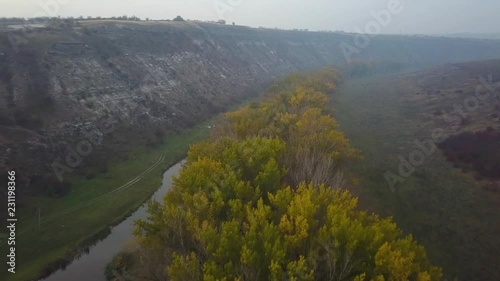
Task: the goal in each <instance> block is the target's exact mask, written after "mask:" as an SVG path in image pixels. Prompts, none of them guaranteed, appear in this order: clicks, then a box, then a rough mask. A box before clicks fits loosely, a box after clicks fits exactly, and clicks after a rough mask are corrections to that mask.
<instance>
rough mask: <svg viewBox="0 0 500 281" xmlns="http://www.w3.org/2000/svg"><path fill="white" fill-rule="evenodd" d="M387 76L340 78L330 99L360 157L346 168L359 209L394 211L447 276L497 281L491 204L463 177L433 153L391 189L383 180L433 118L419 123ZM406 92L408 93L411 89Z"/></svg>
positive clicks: (402, 88)
mask: <svg viewBox="0 0 500 281" xmlns="http://www.w3.org/2000/svg"><path fill="white" fill-rule="evenodd" d="M407 87H408V85H404V84H402V83H400V82H399V81H397V80H395V79H394V77H391V76H379V77H368V78H360V79H353V80H350V81H347V82H346V83H345V84H344V85H343V86H342V87H341V88H340V92H339V93H338V95H337V96H336V97H335V98H334V99H335V101H334V107H335V109H336V119H337V121H338V122H339V123H340V125H341V129H342V130H343V131H344V132H345V133H346V136H347V137H348V138H349V139H350V140H351V142H352V144H353V145H354V146H355V147H357V148H358V149H360V150H362V154H363V156H364V160H363V161H360V162H358V163H356V164H353V165H352V166H351V167H350V168H351V170H352V172H353V173H354V174H355V175H356V176H357V177H358V178H359V179H360V181H361V187H360V188H356V189H355V190H356V192H355V193H356V195H358V196H359V197H360V206H361V207H362V208H365V209H368V210H371V211H375V212H377V213H379V214H381V215H383V216H393V217H394V220H395V221H396V223H397V224H398V226H399V227H401V228H402V229H403V230H404V231H405V232H406V233H408V234H409V233H412V234H413V235H414V237H415V238H416V239H417V241H418V242H419V243H421V244H423V245H424V246H425V247H426V249H427V252H428V254H429V257H430V259H431V261H432V262H433V263H434V264H436V265H440V266H442V267H443V268H444V271H445V274H446V277H447V278H448V280H453V278H455V277H457V280H500V272H499V270H498V268H497V267H495V261H496V260H497V258H498V251H497V250H498V249H500V245H499V239H498V233H497V232H496V231H495V227H497V226H498V221H497V220H498V207H497V203H498V202H497V203H496V204H495V202H494V201H493V200H492V199H491V198H493V196H491V194H488V193H486V192H484V191H483V190H482V189H481V188H480V186H479V184H478V183H477V182H475V181H473V180H472V179H471V178H470V176H467V175H465V176H464V175H463V174H461V173H460V172H459V170H457V169H454V168H452V167H451V165H450V164H449V163H448V162H446V160H445V159H444V157H443V156H442V155H441V152H440V151H436V152H435V153H434V154H432V155H431V156H430V157H426V159H425V163H424V164H423V165H422V166H419V167H417V168H416V171H415V172H414V173H413V175H412V176H411V177H409V178H408V179H407V180H406V181H405V182H404V183H400V184H398V185H397V186H396V190H395V192H391V190H390V188H389V186H388V184H387V183H386V181H385V179H384V172H385V171H387V170H389V171H392V172H393V173H396V174H397V169H398V165H399V160H398V156H399V155H401V156H403V157H405V158H408V155H409V154H410V153H411V152H412V151H414V150H415V145H414V141H415V140H423V139H427V138H430V136H431V132H432V127H431V126H432V124H430V123H425V122H421V121H420V120H419V118H418V109H416V108H414V107H412V104H411V103H408V102H407V100H406V98H405V95H404V93H405V92H406V91H407V90H408V88H407ZM410 93H413V92H410Z"/></svg>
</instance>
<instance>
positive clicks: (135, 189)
mask: <svg viewBox="0 0 500 281" xmlns="http://www.w3.org/2000/svg"><path fill="white" fill-rule="evenodd" d="M208 124H209V123H208V122H207V124H200V125H198V126H197V127H195V128H192V129H188V130H186V131H185V132H183V133H181V134H178V135H174V136H170V137H169V138H167V139H166V141H165V142H164V144H162V145H159V146H157V147H145V146H141V147H138V148H136V149H135V150H134V151H132V152H130V154H128V156H129V157H128V159H129V160H127V161H120V162H116V163H112V164H111V165H110V168H109V171H108V172H107V173H106V174H103V175H102V176H98V177H95V178H93V179H89V180H88V179H85V178H76V175H69V177H73V178H71V181H72V182H73V187H72V191H71V192H70V193H69V194H68V195H67V196H65V197H63V198H57V199H55V198H47V197H38V198H37V197H34V198H29V200H28V201H29V202H28V203H27V205H29V206H30V207H33V206H37V205H39V206H40V211H41V216H40V223H39V222H38V220H34V219H33V213H30V212H29V211H27V210H29V209H32V208H27V207H20V208H21V209H25V210H26V211H25V212H23V214H21V219H19V230H18V233H17V234H18V236H17V240H18V247H17V250H18V251H17V253H16V254H17V257H18V259H17V260H18V271H17V272H16V274H13V275H8V276H4V277H2V278H1V279H2V280H8V281H10V280H12V281H16V280H20V281H21V280H22V281H24V280H34V279H40V278H42V277H46V276H48V275H50V274H51V273H52V272H54V271H56V270H58V269H59V268H61V267H64V266H65V265H67V264H68V263H70V262H71V261H72V260H73V259H74V258H76V257H79V256H80V255H81V254H82V253H85V252H86V251H87V250H88V248H89V246H91V245H93V244H94V243H95V242H96V241H99V240H101V239H103V238H104V237H106V236H107V235H108V234H109V232H110V229H111V227H112V226H114V225H117V224H118V223H120V222H121V221H122V220H124V219H125V218H127V217H128V216H129V215H130V214H132V213H133V212H134V211H135V210H137V209H138V208H139V207H140V206H141V205H142V203H143V202H145V201H146V200H148V199H149V198H150V197H151V195H152V194H153V193H154V192H155V191H156V190H157V189H158V187H159V186H160V185H161V179H162V176H161V175H162V174H163V172H164V171H165V170H167V169H168V168H169V167H170V166H172V165H174V164H175V163H177V162H178V161H179V160H181V159H182V158H183V157H184V156H185V153H186V151H187V149H188V148H189V145H190V144H192V143H194V142H198V141H200V140H202V139H204V138H206V137H207V136H208V135H209V129H208V127H207V126H208ZM146 175H147V176H146ZM1 248H2V250H5V249H6V245H3V246H2V247H1ZM4 278H5V279H4Z"/></svg>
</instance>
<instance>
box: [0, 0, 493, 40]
mask: <svg viewBox="0 0 500 281" xmlns="http://www.w3.org/2000/svg"><path fill="white" fill-rule="evenodd" d="M390 5H393V7H397V11H398V13H392V14H391V18H390V19H389V20H388V21H387V22H388V23H387V24H386V25H385V26H383V28H382V30H381V31H380V32H381V33H392V34H399V33H406V34H450V33H498V32H500V30H499V28H498V27H499V26H500V18H499V17H498V16H497V13H498V11H500V1H498V0H483V1H481V3H478V2H477V1H466V0H455V1H433V0H419V1H412V0H361V1H352V0H315V1H304V0H272V1H267V0H251V1H250V0H141V1H139V0H24V1H14V0H0V7H2V8H1V10H0V17H14V16H15V17H33V16H58V15H60V16H63V17H67V16H73V17H78V16H85V17H86V16H101V17H110V16H120V15H128V16H132V15H135V16H138V17H140V18H143V19H144V18H151V19H171V18H174V17H175V16H177V15H181V16H183V17H184V18H185V19H197V20H219V19H225V20H226V21H227V22H230V23H231V22H235V23H236V24H241V25H248V26H253V27H259V26H263V27H270V28H274V27H278V28H287V29H293V28H299V29H310V30H342V31H346V32H356V31H357V30H365V27H366V26H367V25H368V24H369V23H370V21H372V20H374V16H373V14H374V13H378V12H380V11H383V10H385V11H387V10H388V6H390ZM369 33H371V32H369ZM377 33H378V32H377Z"/></svg>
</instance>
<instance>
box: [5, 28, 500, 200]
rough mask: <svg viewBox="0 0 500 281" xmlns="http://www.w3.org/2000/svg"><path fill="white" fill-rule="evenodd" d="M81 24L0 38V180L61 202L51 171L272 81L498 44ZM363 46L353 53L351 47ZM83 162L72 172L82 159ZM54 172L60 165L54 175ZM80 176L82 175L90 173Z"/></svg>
mask: <svg viewBox="0 0 500 281" xmlns="http://www.w3.org/2000/svg"><path fill="white" fill-rule="evenodd" d="M356 39H359V38H357V37H356V36H355V35H353V34H346V33H320V32H305V31H284V30H270V29H252V28H247V27H241V26H223V25H219V24H209V23H199V22H126V21H82V22H76V23H75V22H73V23H64V24H58V25H51V26H48V27H44V28H38V29H34V30H28V31H26V30H25V31H22V30H17V31H5V32H2V33H0V171H5V170H7V169H17V170H18V171H19V174H20V175H21V178H20V179H19V183H18V186H19V188H24V189H25V190H28V191H31V192H38V191H39V190H37V186H38V187H39V189H43V188H45V187H44V186H47V184H48V183H50V185H54V186H59V185H61V186H59V187H57V188H56V189H55V190H51V191H44V190H42V192H49V193H50V194H52V195H56V196H58V195H61V193H62V192H63V191H62V190H63V189H64V185H63V184H62V183H60V182H59V181H58V179H57V173H54V172H53V171H54V169H56V170H59V171H65V170H66V169H74V168H81V167H87V168H93V169H94V170H96V171H97V172H99V171H105V170H106V163H105V162H106V161H105V160H106V159H109V158H110V157H111V156H113V157H126V156H120V155H123V154H122V153H123V152H126V150H127V149H128V148H130V145H134V144H137V143H146V144H151V145H155V144H156V143H159V142H162V141H163V139H164V138H165V137H168V135H169V134H171V133H175V132H176V131H179V130H182V129H184V128H186V127H189V126H193V125H194V124H196V123H198V122H200V121H202V120H205V119H206V118H207V117H209V116H212V115H213V114H215V113H218V112H222V111H224V110H225V109H226V108H227V107H228V106H230V105H233V104H235V103H237V102H238V101H241V100H243V99H244V98H247V97H250V96H255V95H256V94H258V93H259V92H261V91H262V89H263V88H264V87H265V86H266V85H268V84H269V83H270V82H272V81H273V80H274V79H275V78H277V77H280V76H282V75H285V74H288V73H291V72H295V71H304V70H310V69H314V68H319V67H322V66H326V65H330V64H337V65H340V64H344V63H346V61H347V60H346V58H347V57H346V55H345V54H346V52H351V54H352V57H351V58H352V59H356V60H376V61H392V62H398V63H399V64H404V65H406V66H417V67H421V66H427V65H434V64H441V63H449V62H459V61H470V60H479V59H488V58H500V41H494V40H479V39H475V40H467V39H450V38H447V39H445V38H432V37H415V36H414V37H410V36H377V37H373V38H371V39H370V42H369V43H368V44H367V46H366V47H364V46H360V45H359V44H358V45H356V42H357V41H356ZM358 43H359V42H358ZM75 152H76V153H77V154H79V155H86V154H87V153H88V154H91V156H89V157H87V158H85V161H84V162H82V161H80V160H81V159H78V155H76V154H75ZM55 163H59V164H61V165H59V164H57V165H56V166H54V164H55ZM87 172H88V171H87Z"/></svg>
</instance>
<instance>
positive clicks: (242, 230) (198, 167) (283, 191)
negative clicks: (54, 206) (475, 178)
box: [134, 71, 442, 281]
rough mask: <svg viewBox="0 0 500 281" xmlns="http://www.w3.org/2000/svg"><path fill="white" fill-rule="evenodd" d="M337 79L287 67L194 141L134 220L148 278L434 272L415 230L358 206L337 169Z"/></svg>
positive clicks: (400, 278)
mask: <svg viewBox="0 0 500 281" xmlns="http://www.w3.org/2000/svg"><path fill="white" fill-rule="evenodd" d="M336 79H337V78H336V72H334V71H333V72H332V71H321V72H315V73H314V74H311V75H309V76H305V75H294V76H291V77H288V78H286V79H285V81H287V82H283V81H280V82H278V83H277V84H275V85H274V86H273V87H271V89H270V91H269V92H268V96H267V97H266V98H265V100H264V101H263V102H262V103H255V104H252V105H250V106H247V107H245V108H242V109H240V110H238V111H236V112H232V113H228V114H226V120H225V124H224V125H222V126H220V129H219V131H218V132H216V134H214V136H213V137H212V138H211V139H210V140H208V141H205V142H201V143H198V144H195V145H193V146H191V148H190V149H189V152H188V157H187V161H186V163H185V165H184V167H183V168H182V169H181V170H180V171H179V175H178V176H177V177H175V178H174V180H173V186H172V188H171V190H170V191H169V192H168V193H167V194H166V195H165V197H164V199H163V202H162V204H160V203H149V205H148V214H149V216H148V218H147V219H146V220H139V221H137V222H136V227H135V231H134V234H135V236H136V238H137V240H138V243H139V249H140V250H139V253H140V255H141V259H140V260H143V261H144V262H146V263H148V262H154V263H158V264H157V266H154V267H153V268H150V271H149V273H148V274H149V278H151V279H155V278H156V279H162V278H163V279H166V280H276V281H279V280H356V281H381V280H394V281H405V280H419V281H433V280H439V279H440V278H441V276H442V273H441V269H439V268H437V267H435V266H432V265H431V264H430V263H429V261H428V260H427V256H426V252H425V249H424V248H423V247H422V246H419V245H418V244H417V243H416V242H415V241H414V240H413V237H412V236H411V235H408V236H403V235H402V232H401V230H399V229H398V228H397V226H396V225H395V224H394V223H393V222H392V220H391V219H390V218H387V219H381V218H379V217H378V216H377V215H374V214H371V215H369V214H367V213H366V212H363V211H359V210H357V209H356V205H357V199H356V198H354V197H353V196H352V195H351V194H350V193H349V192H348V191H346V190H343V189H342V182H341V181H340V180H338V178H336V177H335V175H336V173H337V172H341V171H342V166H343V164H344V163H346V162H347V161H349V160H351V159H355V158H356V157H357V152H356V151H355V150H354V149H353V148H351V147H350V145H349V141H348V140H347V139H346V138H345V137H344V135H343V134H342V132H341V131H340V130H339V128H338V125H337V123H336V122H335V120H334V119H333V118H332V117H331V116H330V114H329V109H328V106H327V104H328V98H327V96H326V95H325V93H326V92H331V91H332V90H333V89H334V88H335V83H334V82H335V81H336ZM290 84H291V85H293V86H290ZM218 127H219V126H218ZM325 183H329V184H325ZM146 266H147V264H145V265H144V267H141V268H145V267H146ZM159 276H162V277H159Z"/></svg>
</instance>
